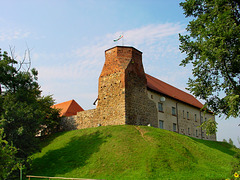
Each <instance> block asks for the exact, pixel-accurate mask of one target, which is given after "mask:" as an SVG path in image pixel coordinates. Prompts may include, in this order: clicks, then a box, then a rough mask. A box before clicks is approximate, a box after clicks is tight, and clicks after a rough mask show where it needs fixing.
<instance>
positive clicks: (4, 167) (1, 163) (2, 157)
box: [0, 129, 17, 179]
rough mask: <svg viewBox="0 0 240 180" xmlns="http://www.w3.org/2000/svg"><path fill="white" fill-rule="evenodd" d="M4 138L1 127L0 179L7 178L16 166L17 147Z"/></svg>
mask: <svg viewBox="0 0 240 180" xmlns="http://www.w3.org/2000/svg"><path fill="white" fill-rule="evenodd" d="M3 139H4V132H3V129H0V179H7V178H8V177H9V176H10V174H11V173H12V172H13V171H14V170H15V169H16V168H17V163H16V158H15V154H16V153H17V149H16V148H15V147H13V146H11V145H10V144H9V143H8V142H7V141H6V140H3Z"/></svg>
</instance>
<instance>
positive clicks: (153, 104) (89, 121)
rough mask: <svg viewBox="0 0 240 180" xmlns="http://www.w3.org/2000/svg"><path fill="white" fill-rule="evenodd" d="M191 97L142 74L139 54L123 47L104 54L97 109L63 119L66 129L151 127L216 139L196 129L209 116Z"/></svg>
mask: <svg viewBox="0 0 240 180" xmlns="http://www.w3.org/2000/svg"><path fill="white" fill-rule="evenodd" d="M202 107H203V105H202V104H201V103H200V102H199V101H198V100H197V99H195V98H194V97H193V96H192V95H190V94H188V93H186V92H183V91H181V90H179V89H177V88H175V87H173V86H171V85H169V84H167V83H164V82H162V81H160V80H158V79H156V78H154V77H152V76H150V75H148V74H145V72H144V67H143V64H142V52H140V51H139V50H137V49H135V48H133V47H126V46H116V47H113V48H111V49H108V50H106V51H105V63H104V66H103V69H102V72H101V75H100V77H99V81H98V98H97V107H96V109H92V110H85V111H81V112H78V113H77V115H73V116H71V117H65V118H63V121H62V123H63V125H64V127H65V129H66V130H70V129H83V128H89V127H97V126H107V125H124V124H130V125H151V126H153V127H156V128H162V129H166V130H170V131H175V132H177V133H180V134H185V135H188V136H192V137H196V138H201V139H209V140H216V136H215V135H212V136H206V134H205V132H204V131H202V129H201V128H200V127H199V126H200V125H201V123H202V122H203V121H204V120H205V119H208V118H212V119H214V116H213V115H212V114H211V113H203V112H202V111H201V110H200V109H201V108H202Z"/></svg>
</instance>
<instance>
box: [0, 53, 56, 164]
mask: <svg viewBox="0 0 240 180" xmlns="http://www.w3.org/2000/svg"><path fill="white" fill-rule="evenodd" d="M23 65H24V60H23V61H22V62H20V63H18V62H17V61H16V60H14V59H13V58H12V57H10V56H9V55H8V54H7V53H6V52H3V53H1V51H0V128H1V129H4V133H5V136H4V138H3V139H4V140H6V142H9V143H12V145H13V146H14V147H15V148H16V149H17V153H16V154H15V156H16V158H18V159H20V160H21V161H22V163H23V164H24V163H25V164H26V162H27V157H28V156H29V155H30V154H31V153H33V152H34V151H36V150H38V144H39V143H38V140H39V138H36V135H37V134H38V133H39V131H44V133H51V132H53V131H55V130H56V129H57V127H58V122H59V111H58V110H56V109H54V108H51V106H52V105H53V104H54V100H53V99H52V97H51V96H42V95H41V90H40V86H39V84H38V83H37V75H38V72H37V70H36V69H30V67H29V64H27V65H28V67H27V68H23ZM24 69H26V70H24ZM6 147H7V146H6Z"/></svg>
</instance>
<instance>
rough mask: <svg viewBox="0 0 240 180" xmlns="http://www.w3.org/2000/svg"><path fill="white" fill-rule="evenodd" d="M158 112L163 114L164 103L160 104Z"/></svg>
mask: <svg viewBox="0 0 240 180" xmlns="http://www.w3.org/2000/svg"><path fill="white" fill-rule="evenodd" d="M158 111H159V112H163V103H160V102H159V103H158Z"/></svg>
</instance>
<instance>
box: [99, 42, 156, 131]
mask: <svg viewBox="0 0 240 180" xmlns="http://www.w3.org/2000/svg"><path fill="white" fill-rule="evenodd" d="M97 109H98V112H99V113H100V114H99V118H100V119H101V122H102V124H103V125H108V124H111V125H114V124H116V125H119V124H137V125H147V124H151V125H153V126H157V111H156V105H155V104H154V102H153V101H151V100H150V99H149V98H148V97H147V80H146V76H145V72H144V68H143V64H142V52H140V51H138V50H137V49H135V48H133V47H126V46H116V47H113V48H111V49H108V50H106V51H105V63H104V66H103V69H102V72H101V75H100V77H99V87H98V106H97Z"/></svg>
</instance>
